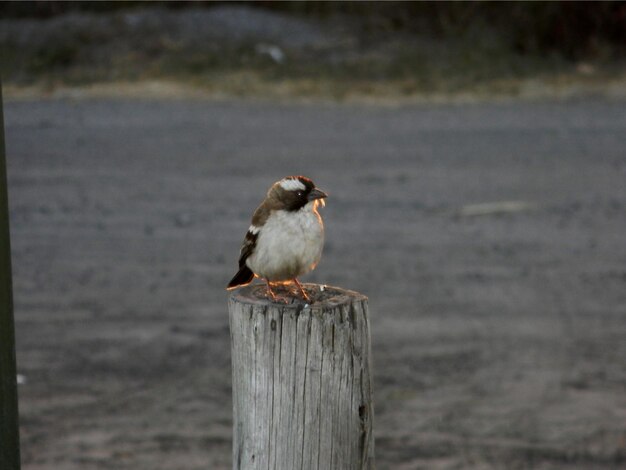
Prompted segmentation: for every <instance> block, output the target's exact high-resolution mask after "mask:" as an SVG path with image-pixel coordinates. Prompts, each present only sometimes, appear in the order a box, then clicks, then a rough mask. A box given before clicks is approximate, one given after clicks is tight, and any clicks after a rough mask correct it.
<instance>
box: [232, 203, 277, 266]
mask: <svg viewBox="0 0 626 470" xmlns="http://www.w3.org/2000/svg"><path fill="white" fill-rule="evenodd" d="M272 208H273V207H272V204H271V203H269V202H268V201H264V202H263V203H262V204H261V205H260V206H259V207H257V209H256V210H255V211H254V214H253V215H252V224H250V228H248V232H247V233H246V237H245V238H244V239H243V244H242V245H241V252H240V253H239V267H240V268H241V267H242V266H243V265H244V264H245V263H246V259H247V258H248V256H250V255H251V254H252V253H253V251H254V247H255V246H256V240H257V238H258V236H259V230H260V228H261V227H262V226H263V225H264V224H265V221H266V220H267V218H268V217H269V215H270V212H271V211H272Z"/></svg>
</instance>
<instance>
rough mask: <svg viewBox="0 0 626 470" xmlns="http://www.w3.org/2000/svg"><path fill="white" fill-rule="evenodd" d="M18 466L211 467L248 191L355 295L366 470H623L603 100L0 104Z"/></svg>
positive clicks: (610, 113)
mask: <svg viewBox="0 0 626 470" xmlns="http://www.w3.org/2000/svg"><path fill="white" fill-rule="evenodd" d="M5 120H6V131H7V150H8V166H9V168H8V171H9V191H10V194H9V196H10V207H11V224H12V236H13V241H12V243H13V246H12V250H13V263H14V288H15V314H16V323H17V343H18V344H17V347H18V369H19V373H20V374H22V375H23V379H24V381H25V383H24V384H22V385H20V387H19V391H20V408H21V410H20V411H21V426H22V454H23V456H22V458H23V462H24V466H23V468H24V469H26V470H39V469H50V470H52V469H55V470H57V469H64V470H77V469H81V470H89V469H107V468H108V469H134V470H137V469H146V470H158V469H180V470H187V469H216V470H220V469H227V468H229V467H230V446H231V398H230V397H231V390H230V386H231V383H230V350H229V348H230V346H229V333H228V317H227V312H226V298H227V293H226V292H225V291H224V289H223V287H224V285H225V284H226V282H227V281H228V280H229V279H230V276H231V275H232V274H233V272H234V269H235V265H236V259H237V254H238V250H239V244H240V241H241V239H242V237H243V235H244V233H245V230H246V228H247V227H248V224H249V216H250V214H251V212H252V210H253V209H254V207H256V205H257V204H258V203H259V201H260V199H261V198H262V196H263V194H264V192H265V190H266V188H267V186H268V185H269V184H270V183H272V182H273V181H275V180H277V179H279V178H280V177H282V176H285V175H288V174H294V173H296V174H297V173H302V174H305V175H308V176H310V177H311V178H313V179H314V180H315V181H316V182H317V183H318V185H319V186H320V187H322V188H323V189H325V190H326V191H328V192H329V193H330V194H331V197H330V198H329V200H328V204H327V207H326V208H325V209H324V213H323V214H324V217H325V220H326V225H327V245H326V249H325V255H324V257H323V259H322V262H321V264H320V265H319V267H318V269H317V271H315V272H314V273H313V274H312V275H309V276H308V277H307V278H305V279H304V280H305V281H307V282H324V283H328V284H334V285H339V286H343V287H346V288H350V289H354V290H357V291H360V292H362V293H364V294H366V295H368V296H369V298H370V308H371V315H372V318H371V321H372V334H373V358H374V365H375V370H374V373H375V382H374V393H375V411H376V420H375V435H376V452H377V461H378V467H379V468H380V469H394V470H403V469H420V468H424V469H457V468H463V469H468V468H471V469H487V468H489V469H490V468H493V469H502V468H507V469H516V468H536V469H552V468H584V469H596V468H602V469H613V468H615V469H616V468H624V466H626V360H625V358H626V340H625V338H626V241H625V238H624V234H625V233H626V184H624V182H625V181H626V156H625V153H624V152H625V151H624V149H625V148H626V106H625V104H624V102H609V101H603V100H592V99H587V100H579V101H570V102H562V103H552V104H549V103H541V104H533V103H525V104H482V105H446V106H429V105H423V106H405V107H401V106H400V107H389V106H388V107H377V106H367V105H343V106H339V105H313V104H309V105H288V104H285V105H275V104H269V103H265V104H264V103H246V102H215V101H206V100H179V101H177V100H168V101H159V100H134V101H133V100H126V99H89V100H85V99H79V100H73V99H50V100H32V101H22V102H17V101H14V102H9V103H6V104H5Z"/></svg>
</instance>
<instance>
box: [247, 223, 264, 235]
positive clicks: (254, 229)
mask: <svg viewBox="0 0 626 470" xmlns="http://www.w3.org/2000/svg"><path fill="white" fill-rule="evenodd" d="M259 230H261V229H260V228H259V227H257V226H256V225H250V227H248V232H250V233H251V234H252V235H256V234H257V233H259Z"/></svg>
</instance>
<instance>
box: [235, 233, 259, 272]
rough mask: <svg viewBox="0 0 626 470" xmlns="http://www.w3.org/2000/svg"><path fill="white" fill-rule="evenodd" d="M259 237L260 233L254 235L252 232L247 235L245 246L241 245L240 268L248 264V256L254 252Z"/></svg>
mask: <svg viewBox="0 0 626 470" xmlns="http://www.w3.org/2000/svg"><path fill="white" fill-rule="evenodd" d="M258 236H259V234H258V233H252V232H251V231H250V230H248V232H247V233H246V237H245V238H244V239H243V245H241V251H240V252H239V267H240V268H241V267H242V266H244V265H245V264H246V259H248V256H250V255H251V254H252V252H253V251H254V246H255V245H256V239H257V238H258Z"/></svg>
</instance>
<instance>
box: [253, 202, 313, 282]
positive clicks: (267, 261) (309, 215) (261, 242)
mask: <svg viewBox="0 0 626 470" xmlns="http://www.w3.org/2000/svg"><path fill="white" fill-rule="evenodd" d="M307 206H308V205H307ZM323 245H324V225H323V223H322V219H321V217H320V216H319V214H318V213H317V212H316V211H315V210H314V206H312V207H306V206H305V207H304V208H303V209H301V210H299V211H293V212H291V211H282V210H279V211H274V212H272V214H271V215H270V216H269V217H268V219H267V221H266V222H265V225H264V226H263V229H262V230H260V232H259V235H258V238H257V241H256V246H255V249H254V253H252V254H251V255H250V256H249V257H248V259H247V260H246V263H247V264H248V267H249V268H250V269H251V270H252V271H253V272H254V273H255V274H257V275H258V276H260V277H263V278H265V279H269V280H270V281H284V280H289V279H293V278H295V277H298V276H301V275H302V274H305V273H307V272H309V271H311V270H312V269H314V268H315V266H316V265H317V263H318V261H319V259H320V257H321V254H322V247H323Z"/></svg>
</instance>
